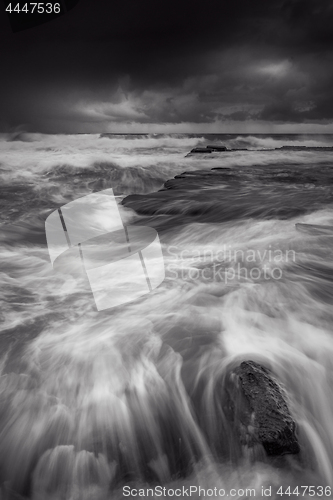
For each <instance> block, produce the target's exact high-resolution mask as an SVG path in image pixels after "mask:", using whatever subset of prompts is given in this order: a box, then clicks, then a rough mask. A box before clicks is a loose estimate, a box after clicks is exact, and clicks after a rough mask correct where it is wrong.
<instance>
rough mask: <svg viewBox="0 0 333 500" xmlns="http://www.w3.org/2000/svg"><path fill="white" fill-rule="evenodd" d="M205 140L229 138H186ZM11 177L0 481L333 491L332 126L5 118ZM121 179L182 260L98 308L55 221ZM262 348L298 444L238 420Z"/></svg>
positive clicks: (2, 142)
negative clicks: (262, 441) (93, 123)
mask: <svg viewBox="0 0 333 500" xmlns="http://www.w3.org/2000/svg"><path fill="white" fill-rule="evenodd" d="M207 145H215V146H216V145H224V146H226V147H227V148H228V150H227V151H221V152H212V153H209V154H208V153H207V154H202V153H196V154H190V155H189V156H187V155H188V153H189V152H190V151H191V150H192V149H193V148H196V147H206V146H207ZM184 172H186V174H184ZM181 174H183V175H181ZM175 177H176V178H175ZM167 181H170V182H167ZM0 183H1V184H0V186H1V188H0V189H1V191H0V193H1V197H0V204H1V211H0V223H1V229H0V242H1V245H0V280H1V287H0V299H1V309H0V317H1V326H0V328H1V334H0V341H1V353H2V354H1V360H0V369H1V378H0V393H1V407H0V423H1V425H0V477H1V483H2V487H1V488H2V489H1V493H0V498H1V500H2V499H4V500H7V499H34V500H51V499H52V500H58V499H66V500H67V499H68V500H104V499H109V498H123V497H124V496H125V497H129V498H132V497H134V496H147V497H153V498H157V497H159V496H162V497H168V496H180V497H182V498H184V497H187V496H192V497H193V498H195V499H197V498H206V497H211V496H213V497H218V498H222V497H224V496H229V497H234V498H249V497H250V496H253V497H255V498H265V497H266V496H270V497H271V498H273V499H278V498H282V497H288V496H290V494H291V495H292V496H301V497H303V498H310V497H316V498H317V497H320V496H323V497H329V496H331V488H332V486H333V432H332V422H333V389H332V387H333V328H332V326H333V308H332V304H333V245H332V243H333V229H332V228H333V135H322V136H319V135H269V134H267V135H225V134H224V135H219V134H215V135H204V134H202V135H200V134H171V135H163V134H137V135H136V134H130V135H121V134H101V135H98V134H77V135H43V134H32V133H26V132H17V133H12V134H1V135H0ZM165 183H166V184H165ZM110 188H112V189H113V193H114V197H115V199H116V201H117V204H118V209H119V213H120V216H121V219H122V221H123V223H124V225H125V226H134V227H141V226H145V227H148V228H149V227H150V228H153V229H155V231H157V233H158V235H159V241H160V245H161V248H162V253H163V259H164V268H165V278H164V280H163V282H162V283H161V284H159V285H158V286H156V287H155V288H154V289H153V290H152V291H151V292H150V293H146V294H145V295H142V296H140V297H139V298H136V299H135V300H131V301H128V302H126V303H124V304H122V305H118V306H116V307H110V308H105V309H103V310H98V309H97V308H96V303H95V302H94V300H93V298H92V293H91V290H90V289H89V287H88V286H87V282H86V280H85V279H83V278H82V276H77V275H75V273H74V274H73V273H71V272H70V270H68V272H67V271H66V272H65V271H62V272H61V270H60V271H59V270H58V271H57V270H56V269H53V268H52V265H51V261H50V256H49V252H48V247H47V243H46V238H45V220H46V218H47V217H48V216H49V215H50V214H51V213H52V212H53V211H56V210H58V209H59V208H60V207H62V206H64V205H66V204H67V203H70V202H71V201H73V200H76V199H79V198H83V197H85V196H88V195H90V194H92V193H99V192H101V191H103V190H107V189H110ZM95 222H96V221H95ZM96 223H97V222H96ZM319 226H326V228H324V229H323V228H321V227H319ZM248 360H252V361H254V362H256V363H259V364H260V365H262V366H264V367H265V368H266V369H267V370H269V371H270V373H272V374H273V376H274V380H276V381H277V382H278V384H280V387H281V390H282V391H283V394H284V397H285V401H286V402H287V404H288V407H289V410H290V413H291V415H292V417H293V419H294V421H295V422H296V434H297V439H298V443H299V446H300V452H299V453H297V454H289V453H287V454H284V455H278V456H270V455H269V454H267V453H265V451H264V449H263V448H262V446H261V445H258V446H252V445H250V444H248V445H246V443H245V444H244V442H243V441H240V438H239V436H238V435H237V432H236V433H233V432H231V431H230V429H232V425H231V424H230V425H229V424H228V423H227V422H226V420H227V417H226V410H225V408H224V406H223V405H224V402H223V398H224V392H223V391H224V384H225V381H226V377H227V374H228V373H229V372H230V370H232V369H234V368H235V367H236V366H238V365H239V364H240V363H241V362H242V361H248ZM245 432H248V430H247V431H246V430H245ZM163 488H165V489H164V490H163ZM288 488H289V490H288Z"/></svg>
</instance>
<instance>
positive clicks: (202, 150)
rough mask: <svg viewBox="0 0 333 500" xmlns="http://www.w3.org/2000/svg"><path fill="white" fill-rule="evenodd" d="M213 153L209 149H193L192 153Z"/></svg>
mask: <svg viewBox="0 0 333 500" xmlns="http://www.w3.org/2000/svg"><path fill="white" fill-rule="evenodd" d="M211 152H212V150H211V149H207V148H193V149H191V151H190V153H206V154H207V153H211Z"/></svg>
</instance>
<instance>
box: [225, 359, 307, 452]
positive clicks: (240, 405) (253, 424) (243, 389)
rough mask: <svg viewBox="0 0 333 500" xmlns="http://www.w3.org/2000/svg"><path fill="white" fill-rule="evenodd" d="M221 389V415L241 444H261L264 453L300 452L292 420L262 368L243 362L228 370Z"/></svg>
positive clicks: (282, 399) (272, 382) (281, 397)
mask: <svg viewBox="0 0 333 500" xmlns="http://www.w3.org/2000/svg"><path fill="white" fill-rule="evenodd" d="M225 389H226V401H225V414H226V417H227V419H228V420H229V421H230V422H231V423H232V426H233V429H234V431H235V433H236V435H238V436H239V437H240V441H241V444H242V445H246V446H248V447H253V446H255V445H256V444H261V445H262V446H263V447H264V449H265V451H266V453H267V454H268V455H285V454H287V453H293V454H295V453H298V452H299V451H300V448H299V444H298V442H297V437H296V433H295V430H296V425H295V421H294V420H293V418H292V416H291V414H290V411H289V408H288V405H287V403H286V400H285V398H284V396H283V393H282V390H281V389H280V387H279V385H278V384H277V383H276V381H275V380H274V378H273V376H272V375H271V373H270V372H269V371H268V370H267V369H266V368H264V367H263V366H261V365H259V364H258V363H255V362H254V361H244V362H243V363H241V365H240V366H239V367H237V368H235V369H234V370H232V371H231V372H230V374H229V377H228V380H227V382H226V387H225Z"/></svg>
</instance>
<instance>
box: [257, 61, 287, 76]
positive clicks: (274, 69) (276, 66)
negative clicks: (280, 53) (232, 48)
mask: <svg viewBox="0 0 333 500" xmlns="http://www.w3.org/2000/svg"><path fill="white" fill-rule="evenodd" d="M292 69H293V65H292V63H291V62H290V61H288V60H284V61H280V62H275V63H268V64H264V65H261V66H259V67H258V68H257V71H258V73H261V74H263V75H268V76H273V77H280V78H282V77H285V76H287V75H288V74H289V73H290V71H291V70H292Z"/></svg>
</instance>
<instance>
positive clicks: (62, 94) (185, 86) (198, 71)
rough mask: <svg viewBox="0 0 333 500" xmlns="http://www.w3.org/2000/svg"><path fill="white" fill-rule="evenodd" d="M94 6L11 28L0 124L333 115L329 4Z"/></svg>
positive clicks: (44, 127)
mask: <svg viewBox="0 0 333 500" xmlns="http://www.w3.org/2000/svg"><path fill="white" fill-rule="evenodd" d="M90 6H91V4H90V3H89V1H82V2H79V4H78V5H77V7H76V8H75V9H73V11H71V13H69V14H68V15H67V16H63V17H61V18H59V19H57V20H55V21H54V22H50V23H48V24H47V25H45V26H43V25H42V26H39V27H38V28H36V29H33V30H27V31H26V32H21V33H17V34H15V35H12V34H11V33H8V32H7V33H6V32H5V31H3V34H2V35H1V34H0V37H1V39H2V42H3V46H5V47H6V50H4V51H2V53H1V55H0V64H1V68H2V79H1V80H0V106H1V110H2V112H1V117H0V130H2V131H7V130H11V129H16V128H17V127H18V126H23V128H24V129H26V130H31V131H37V132H75V131H78V132H90V131H91V132H96V131H100V132H103V131H105V130H109V127H111V128H112V129H116V127H117V125H119V128H121V127H126V126H129V127H132V124H133V123H137V124H138V125H140V126H142V127H143V125H144V124H147V125H145V127H146V126H147V127H148V125H149V124H151V126H153V124H155V125H156V124H158V123H161V124H162V125H163V126H164V124H170V127H174V130H176V124H179V127H181V128H182V127H183V124H186V123H188V124H200V126H201V127H204V128H206V129H207V130H210V129H211V128H210V127H211V126H213V127H214V126H215V124H216V123H219V124H223V126H225V124H227V123H228V124H229V125H230V127H231V128H233V127H234V123H237V122H238V123H239V127H240V128H241V127H245V126H246V122H248V126H249V128H251V127H252V126H253V123H257V125H258V127H260V126H261V122H262V121H267V123H271V122H274V121H275V122H276V124H277V125H278V126H281V124H282V123H283V121H285V122H286V123H295V124H296V123H299V124H301V123H302V122H303V123H304V124H306V123H310V122H311V123H312V122H313V123H318V124H320V123H322V124H325V123H326V122H327V121H330V120H333V110H332V105H331V102H332V98H333V89H332V79H333V50H332V49H333V32H332V29H331V27H332V25H333V8H332V4H331V1H330V0H320V1H319V2H314V1H313V0H270V1H267V0H253V1H252V2H249V1H248V0H234V1H233V2H224V1H221V0H207V3H206V4H205V7H204V8H202V9H198V8H194V6H193V3H192V2H189V0H182V1H181V2H179V0H178V1H176V0H170V1H169V2H164V1H161V2H160V3H159V5H158V8H157V4H156V2H153V1H152V0H142V1H141V2H140V3H137V2H134V3H131V5H130V6H129V5H128V4H127V3H126V2H116V3H114V2H109V0H100V1H99V2H98V5H97V4H96V5H94V8H93V9H91V8H90ZM0 21H1V19H0ZM0 27H1V26H0ZM13 62H15V64H14V63H13ZM133 126H134V125H133ZM198 126H199V125H198ZM231 128H230V130H231Z"/></svg>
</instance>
